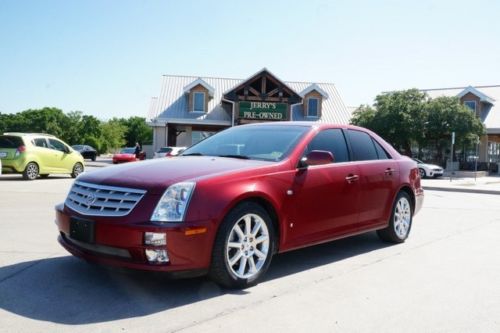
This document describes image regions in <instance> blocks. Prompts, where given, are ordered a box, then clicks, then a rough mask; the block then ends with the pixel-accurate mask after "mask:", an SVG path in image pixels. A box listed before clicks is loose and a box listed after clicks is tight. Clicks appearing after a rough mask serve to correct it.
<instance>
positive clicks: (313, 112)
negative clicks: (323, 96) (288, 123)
mask: <svg viewBox="0 0 500 333" xmlns="http://www.w3.org/2000/svg"><path fill="white" fill-rule="evenodd" d="M307 116H308V117H318V116H319V99H317V98H312V97H311V98H309V99H308V100H307Z"/></svg>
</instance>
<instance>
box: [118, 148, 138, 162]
mask: <svg viewBox="0 0 500 333" xmlns="http://www.w3.org/2000/svg"><path fill="white" fill-rule="evenodd" d="M134 151H135V148H123V149H122V150H121V151H120V152H119V153H116V154H113V164H118V163H126V162H135V161H139V160H140V161H142V160H144V159H146V154H145V153H144V152H142V151H141V152H140V153H139V155H138V156H136V155H135V153H134Z"/></svg>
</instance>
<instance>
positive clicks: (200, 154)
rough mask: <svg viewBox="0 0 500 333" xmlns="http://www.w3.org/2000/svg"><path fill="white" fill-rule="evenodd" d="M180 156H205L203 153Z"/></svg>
mask: <svg viewBox="0 0 500 333" xmlns="http://www.w3.org/2000/svg"><path fill="white" fill-rule="evenodd" d="M180 156H203V154H202V153H190V154H181V155H180Z"/></svg>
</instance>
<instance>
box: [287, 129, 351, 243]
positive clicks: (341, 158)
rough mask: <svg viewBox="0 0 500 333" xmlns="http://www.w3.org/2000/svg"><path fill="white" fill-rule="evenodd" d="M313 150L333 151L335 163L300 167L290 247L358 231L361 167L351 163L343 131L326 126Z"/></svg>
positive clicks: (311, 145) (313, 142) (310, 148)
mask: <svg viewBox="0 0 500 333" xmlns="http://www.w3.org/2000/svg"><path fill="white" fill-rule="evenodd" d="M313 150H323V151H329V152H331V153H332V155H333V157H334V162H333V163H329V164H324V165H316V166H309V167H308V168H306V169H297V171H296V174H295V179H294V182H293V185H292V188H291V192H290V195H291V198H292V201H291V202H292V204H293V210H292V211H293V213H292V215H291V216H290V219H289V224H290V225H289V229H288V230H289V234H288V240H289V241H290V243H289V244H290V247H299V246H301V245H303V244H305V243H311V242H316V241H317V242H320V241H322V240H327V239H331V238H335V237H338V236H341V235H345V234H348V233H351V232H354V231H355V230H356V224H357V221H358V200H359V191H360V186H359V181H358V180H359V169H358V166H357V165H356V164H355V163H351V162H349V153H348V149H347V145H346V141H345V137H344V134H343V131H342V130H341V129H326V130H323V131H321V132H319V133H318V134H317V135H316V136H315V137H314V138H313V139H312V140H311V142H310V143H309V145H308V146H307V148H306V151H305V152H304V156H305V155H307V153H308V152H310V151H313Z"/></svg>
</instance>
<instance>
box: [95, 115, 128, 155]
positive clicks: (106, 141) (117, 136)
mask: <svg viewBox="0 0 500 333" xmlns="http://www.w3.org/2000/svg"><path fill="white" fill-rule="evenodd" d="M100 130H101V147H100V148H101V149H100V152H109V151H113V150H116V149H117V148H120V147H122V146H123V145H124V144H125V143H126V141H125V139H124V138H125V132H126V131H127V128H126V127H125V126H124V125H123V124H122V122H121V121H120V120H119V119H117V118H113V119H111V120H109V121H108V122H105V123H101V126H100Z"/></svg>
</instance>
